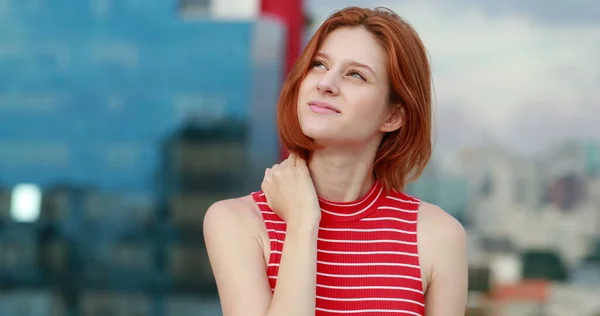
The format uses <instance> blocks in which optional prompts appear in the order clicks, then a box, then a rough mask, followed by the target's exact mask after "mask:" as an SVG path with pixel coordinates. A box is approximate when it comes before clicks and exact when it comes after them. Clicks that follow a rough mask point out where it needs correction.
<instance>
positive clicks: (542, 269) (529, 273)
mask: <svg viewBox="0 0 600 316" xmlns="http://www.w3.org/2000/svg"><path fill="white" fill-rule="evenodd" d="M522 262H523V278H524V279H543V280H549V281H558V282H563V281H567V279H568V273H567V269H566V267H565V264H564V262H563V260H562V258H561V257H560V255H558V254H557V253H556V252H554V251H543V250H530V251H526V252H524V253H523V254H522Z"/></svg>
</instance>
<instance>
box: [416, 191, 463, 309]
mask: <svg viewBox="0 0 600 316" xmlns="http://www.w3.org/2000/svg"><path fill="white" fill-rule="evenodd" d="M417 234H418V247H419V257H420V262H421V268H422V271H423V277H424V278H423V281H424V282H423V283H424V290H425V305H426V306H427V311H426V316H429V315H452V316H454V315H456V316H458V315H464V313H465V306H466V301H467V288H468V260H467V245H466V244H467V234H466V232H465V229H464V228H463V226H462V225H461V223H460V222H459V221H458V220H456V219H455V218H454V217H453V216H452V215H450V214H448V213H447V212H445V211H444V210H442V209H441V208H440V207H438V206H436V205H433V204H429V203H425V202H422V203H421V205H420V206H419V218H418V220H417Z"/></svg>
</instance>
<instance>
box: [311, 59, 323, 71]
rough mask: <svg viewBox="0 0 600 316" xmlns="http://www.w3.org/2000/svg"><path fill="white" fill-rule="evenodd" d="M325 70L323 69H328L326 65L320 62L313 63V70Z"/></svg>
mask: <svg viewBox="0 0 600 316" xmlns="http://www.w3.org/2000/svg"><path fill="white" fill-rule="evenodd" d="M317 67H318V68H323V69H327V66H326V65H325V63H323V62H322V61H320V60H315V61H313V62H312V64H311V68H317Z"/></svg>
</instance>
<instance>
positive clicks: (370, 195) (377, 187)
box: [319, 181, 385, 222]
mask: <svg viewBox="0 0 600 316" xmlns="http://www.w3.org/2000/svg"><path fill="white" fill-rule="evenodd" d="M383 199H385V192H384V190H383V185H382V184H381V183H379V182H378V181H375V182H374V183H373V186H372V187H371V189H370V190H369V191H368V192H367V194H365V195H364V196H363V197H361V198H359V199H357V200H355V201H351V202H333V201H328V200H325V199H322V198H319V205H320V206H321V219H322V221H325V222H351V221H357V220H360V219H362V218H364V217H366V216H368V215H369V214H371V213H372V212H373V211H375V210H376V209H377V207H378V206H379V204H380V203H381V201H382V200H383Z"/></svg>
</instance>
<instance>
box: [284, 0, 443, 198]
mask: <svg viewBox="0 0 600 316" xmlns="http://www.w3.org/2000/svg"><path fill="white" fill-rule="evenodd" d="M341 27H351V28H354V27H363V28H365V29H366V30H368V31H369V32H370V33H371V34H373V35H374V36H375V38H376V39H377V40H378V42H379V43H380V45H381V47H383V49H384V50H385V51H386V53H387V61H386V64H387V71H388V76H389V78H390V79H389V80H390V82H389V85H390V88H389V91H390V94H389V103H390V106H393V107H402V108H403V109H404V111H405V112H404V113H405V116H404V124H403V125H402V127H401V128H400V129H399V130H396V131H394V132H390V133H388V134H386V135H384V138H383V140H382V142H381V144H380V146H379V149H378V152H377V155H376V157H375V162H374V166H373V170H374V176H375V178H376V179H377V180H378V181H380V182H381V183H382V184H383V185H384V187H385V188H386V189H387V190H389V189H395V190H400V191H402V190H404V187H405V185H406V183H407V182H410V181H414V180H416V179H417V178H418V177H419V176H420V174H421V173H422V172H423V170H424V169H425V167H426V165H427V163H428V162H429V159H430V157H431V152H432V140H431V125H432V124H431V120H432V109H431V107H432V106H431V99H432V91H431V89H432V88H431V70H430V66H429V60H428V56H427V52H426V50H425V47H424V46H423V43H422V42H421V39H420V38H419V36H418V34H417V33H416V31H415V30H414V29H413V28H412V27H411V26H410V24H409V23H407V22H406V21H404V20H403V19H402V18H401V17H399V16H398V15H397V14H395V13H394V12H393V11H391V10H389V9H386V8H375V9H366V8H359V7H348V8H345V9H342V10H340V11H337V12H334V13H333V14H332V15H330V16H329V17H328V18H327V20H326V21H325V22H324V23H323V25H321V26H320V27H319V29H318V30H317V32H316V33H315V35H314V36H313V37H312V39H311V40H310V42H309V43H308V45H307V47H306V48H305V49H304V52H303V53H302V54H301V56H300V57H299V59H298V60H297V61H296V63H295V64H294V67H293V68H292V70H291V72H290V74H289V75H288V77H287V78H286V80H285V82H284V83H283V87H282V91H281V94H280V96H279V101H278V105H277V127H278V130H279V137H280V140H281V142H282V144H283V146H284V147H285V148H286V149H287V150H288V151H290V152H291V153H294V154H297V155H298V156H299V157H302V158H303V159H310V154H311V152H312V151H313V150H316V149H319V146H317V144H316V143H315V142H314V140H313V139H311V138H309V137H307V136H306V135H304V133H302V130H301V128H300V123H299V121H298V115H297V111H296V109H297V106H298V91H299V89H300V84H301V83H302V80H303V79H304V78H305V76H306V74H307V73H308V71H309V69H310V65H311V64H312V61H313V59H314V58H315V55H316V54H317V53H318V50H319V48H320V46H321V44H322V43H323V41H324V40H325V38H326V37H327V35H329V34H330V33H331V32H332V31H333V30H335V29H337V28H341Z"/></svg>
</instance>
